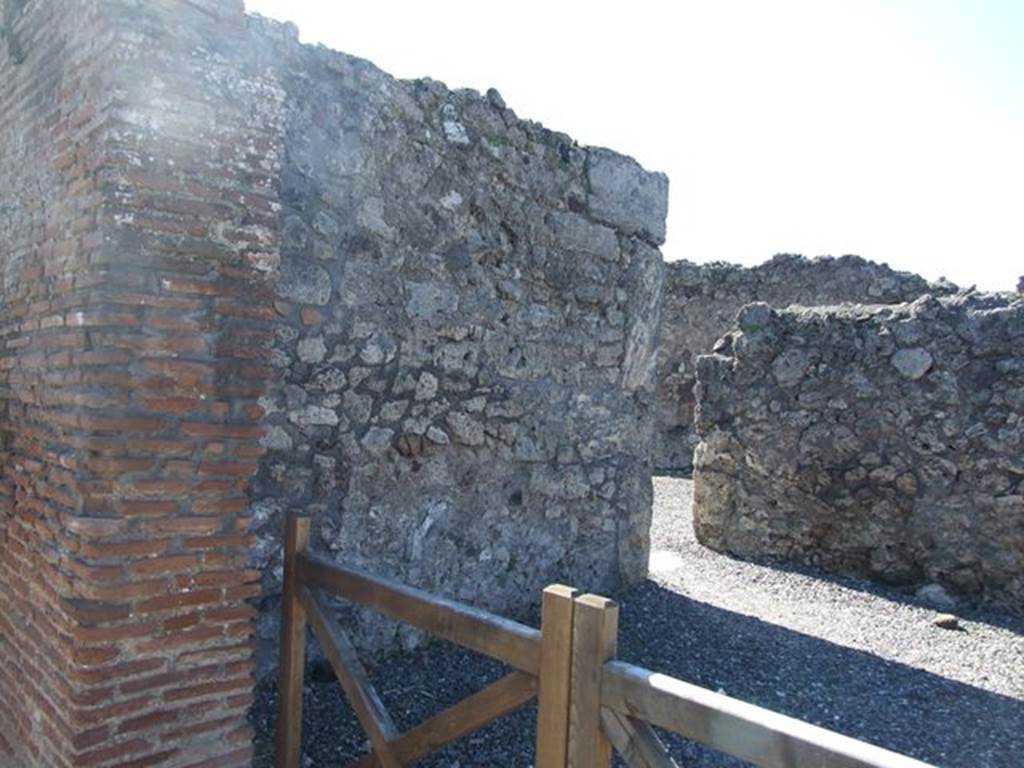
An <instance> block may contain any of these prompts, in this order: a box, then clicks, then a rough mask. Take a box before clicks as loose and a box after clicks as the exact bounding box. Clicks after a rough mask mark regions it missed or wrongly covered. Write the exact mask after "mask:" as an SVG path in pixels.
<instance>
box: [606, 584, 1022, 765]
mask: <svg viewBox="0 0 1024 768" xmlns="http://www.w3.org/2000/svg"><path fill="white" fill-rule="evenodd" d="M844 585H845V582H844ZM882 594H883V596H887V594H886V593H882ZM621 606H622V608H621V611H622V614H621V620H620V626H621V628H622V634H621V640H620V644H619V655H620V657H621V658H623V659H625V660H627V661H631V662H634V663H636V664H640V665H641V666H645V667H650V668H651V669H654V670H656V671H659V672H664V673H667V674H670V675H673V676H675V677H679V678H681V679H684V680H687V681H689V682H693V683H696V684H698V685H702V686H704V687H706V688H710V689H712V690H720V691H722V692H724V693H726V694H728V695H730V696H734V697H736V698H739V699H743V700H744V701H748V702H751V703H753V704H757V705H759V706H762V707H766V708H769V709H773V710H775V711H778V712H781V713H784V714H787V715H790V716H792V717H797V718H800V719H802V720H806V721H808V722H811V723H814V724H815V725H820V726H823V727H827V728H830V729H832V730H835V731H838V732H839V733H843V734H845V735H848V736H853V737H855V738H859V739H863V740H865V741H869V742H871V743H874V744H877V745H879V746H882V747H886V748H888V749H892V750H895V751H897V752H902V753H904V754H908V755H911V756H913V757H916V758H918V759H920V760H924V761H926V762H930V763H934V764H936V765H940V766H950V767H952V766H977V767H978V768H1013V767H1016V766H1020V755H1021V754H1024V700H1021V699H1014V698H1011V697H1008V696H1002V695H999V694H995V693H990V692H988V691H984V690H982V689H979V688H975V687H973V686H970V685H965V684H963V683H959V682H955V681H951V680H948V679H946V678H943V677H940V676H938V675H935V674H932V673H930V672H926V671H923V670H920V669H916V668H914V667H909V666H906V665H904V664H900V663H897V662H893V661H889V660H887V659H883V658H880V657H878V656H874V655H872V654H870V653H865V652H863V651H858V650H855V649H851V648H847V647H845V646H840V645H836V644H834V643H830V642H828V641H825V640H822V639H820V638H816V637H811V636H809V635H805V634H802V633H800V632H795V631H792V630H789V629H786V628H784V627H780V626H777V625H774V624H769V623H766V622H764V621H761V620H760V619H756V618H753V617H750V616H746V615H743V614H738V613H734V612H731V611H726V610H722V609H721V608H717V607H715V606H712V605H709V604H707V603H702V602H698V601H695V600H692V599H689V598H687V597H685V596H682V595H679V594H677V593H675V592H672V591H669V590H667V589H664V588H663V587H661V586H659V585H658V584H656V583H654V582H651V581H648V582H645V583H644V584H643V585H641V586H639V587H637V588H636V589H634V590H632V591H630V592H629V593H627V594H625V595H623V596H622V599H621ZM669 617H670V618H669ZM672 746H673V752H674V754H675V755H676V756H677V757H678V758H680V759H681V760H682V759H687V760H689V761H690V762H688V763H686V764H687V765H695V766H718V765H739V764H740V763H738V762H729V761H726V759H725V758H724V757H722V756H714V755H711V754H710V753H708V752H706V751H705V750H702V749H696V748H695V746H694V745H692V744H685V743H681V741H676V740H673V744H672Z"/></svg>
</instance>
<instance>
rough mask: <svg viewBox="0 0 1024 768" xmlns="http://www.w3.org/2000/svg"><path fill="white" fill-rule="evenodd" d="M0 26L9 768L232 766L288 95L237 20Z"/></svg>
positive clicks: (140, 17)
mask: <svg viewBox="0 0 1024 768" xmlns="http://www.w3.org/2000/svg"><path fill="white" fill-rule="evenodd" d="M0 19H2V27H3V29H4V35H3V37H4V39H3V41H2V42H0V279H2V286H0V288H2V290H0V765H4V766H17V768H42V767H43V766H45V767H46V768H54V767H56V768H72V767H74V768H78V767H79V766H81V767H82V768H86V767H88V768H113V766H122V767H124V766H129V765H131V766H161V767H163V768H176V767H185V766H188V767H189V768H197V767H198V766H207V767H208V766H213V765H216V766H221V767H223V768H232V767H234V766H243V765H246V764H248V762H249V760H250V757H251V753H252V748H251V745H250V741H251V736H252V731H251V728H250V727H249V726H248V725H247V724H246V721H245V714H246V711H247V709H248V707H249V703H250V701H251V698H252V693H251V690H252V684H253V679H252V668H253V640H252V636H253V615H254V612H255V611H254V608H253V606H252V605H250V604H248V603H247V600H250V599H251V598H253V597H254V596H255V594H256V593H258V591H259V584H258V576H259V574H257V573H255V572H253V571H251V570H248V569H247V568H246V565H247V556H248V552H249V549H250V547H251V544H252V536H251V534H250V533H249V532H248V528H249V519H248V518H247V517H246V512H247V510H248V503H247V501H246V496H245V492H246V486H247V483H248V481H249V477H250V476H251V475H253V474H254V473H255V471H256V466H257V462H258V458H259V455H260V453H261V451H262V449H261V448H260V446H259V445H258V442H257V441H258V438H259V435H260V431H261V430H260V425H259V423H258V420H259V418H260V411H259V409H258V406H257V403H256V401H257V399H258V397H259V396H260V395H261V394H262V393H263V391H264V388H265V383H266V381H267V380H268V378H269V377H270V374H271V369H270V368H269V366H266V365H260V364H259V360H260V358H261V357H262V358H265V357H268V356H269V346H270V345H269V339H270V337H271V330H270V328H269V327H268V320H267V318H268V317H270V316H272V315H273V309H272V302H273V296H272V293H271V290H270V287H269V285H268V283H267V280H266V274H267V272H268V271H270V270H272V269H273V266H274V264H275V262H276V260H277V253H278V247H277V232H278V229H277V217H276V208H275V201H276V198H277V186H276V185H277V181H278V175H279V174H278V170H279V162H278V161H279V149H280V147H281V143H282V142H281V141H280V139H281V138H282V137H283V123H282V120H281V117H282V112H281V107H282V96H283V92H282V91H281V90H280V89H279V88H277V86H276V84H275V82H274V81H273V79H272V78H266V77H264V76H263V74H262V73H261V72H259V71H257V70H255V69H254V68H253V67H252V66H251V65H250V64H251V62H249V61H248V59H247V54H246V51H247V50H249V41H248V39H247V38H246V37H245V29H246V28H245V26H244V13H243V7H242V4H241V2H222V1H216V2H215V1H214V0H189V1H188V2H185V1H184V0H181V1H178V0H166V1H162V2H143V3H139V2H134V1H133V0H123V1H122V0H74V1H73V2H71V1H68V0H31V1H30V2H22V1H21V0H8V1H7V2H0Z"/></svg>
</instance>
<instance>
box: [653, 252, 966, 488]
mask: <svg viewBox="0 0 1024 768" xmlns="http://www.w3.org/2000/svg"><path fill="white" fill-rule="evenodd" d="M666 267H667V269H666V278H665V303H664V307H663V308H662V313H661V314H662V320H661V322H662V328H661V334H660V339H659V342H658V372H657V382H658V401H657V416H656V421H657V433H656V438H655V440H656V443H655V455H654V464H655V467H657V468H658V469H662V470H689V469H690V468H691V467H692V461H693V449H694V447H695V446H696V445H697V435H696V432H695V431H694V429H693V410H694V405H695V400H694V394H693V387H694V384H695V383H696V376H697V365H696V363H697V357H698V356H699V355H703V354H707V353H709V352H711V351H712V347H713V346H714V344H715V342H716V341H718V339H720V338H721V337H722V336H723V335H724V334H725V333H726V332H727V331H728V330H729V329H730V328H731V327H732V326H733V324H734V323H735V321H736V313H737V312H738V311H739V309H740V307H742V306H743V305H745V304H749V303H751V302H755V301H763V302H766V303H768V304H770V305H771V306H773V307H780V308H781V307H787V306H789V305H793V304H795V305H801V306H818V305H827V304H841V303H846V302H850V303H866V304H896V303H899V302H904V301H913V300H914V299H916V298H918V297H919V296H921V295H923V294H925V293H932V294H935V295H941V294H949V293H952V292H954V291H955V290H956V287H955V286H953V285H951V284H949V283H929V282H928V281H926V280H925V279H924V278H922V277H919V276H917V275H913V274H910V273H907V272H898V271H896V270H893V269H890V268H889V267H888V266H886V265H884V264H876V263H874V262H870V261H866V260H864V259H861V258H859V257H857V256H843V257H841V258H829V257H821V258H816V259H807V258H804V257H802V256H793V255H788V254H782V255H778V256H775V257H774V258H773V259H771V260H769V261H767V262H765V263H764V264H761V265H759V266H756V267H743V266H740V265H737V264H723V263H714V264H694V263H692V262H689V261H675V262H669V263H668V264H667V265H666Z"/></svg>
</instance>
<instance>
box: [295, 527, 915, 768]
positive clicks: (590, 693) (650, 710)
mask: <svg viewBox="0 0 1024 768" xmlns="http://www.w3.org/2000/svg"><path fill="white" fill-rule="evenodd" d="M285 548H286V549H285V572H284V605H283V613H284V616H283V622H282V631H281V678H280V711H279V714H278V722H277V766H278V768H299V766H300V764H301V763H300V749H301V746H300V745H301V738H302V688H303V679H302V678H303V667H304V660H305V639H306V625H307V624H309V625H310V626H311V627H312V629H313V631H314V632H315V633H316V636H317V638H318V639H319V640H320V644H321V646H322V647H323V649H324V653H325V654H326V655H327V658H328V660H329V661H330V663H331V666H332V667H333V669H334V672H335V674H336V675H337V677H338V680H339V682H340V683H341V686H342V688H343V689H344V691H345V694H346V696H347V697H348V700H349V702H350V703H351V704H352V708H353V709H354V710H355V713H356V716H357V717H358V718H359V722H360V723H361V724H362V726H363V728H364V729H365V731H366V734H367V736H369V740H370V744H371V747H372V750H371V752H370V753H369V754H368V755H366V756H365V757H363V758H362V759H360V760H357V761H355V762H354V763H352V765H353V766H357V767H358V768H370V767H371V766H381V767H382V768H399V767H400V766H410V765H415V764H416V762H417V761H418V760H420V759H421V758H423V757H425V756H427V755H428V754H430V753H431V752H434V751H436V750H438V749H440V748H441V747H443V746H444V745H446V744H448V743H450V742H452V741H455V740H457V739H460V738H462V737H463V736H466V735H467V734H469V733H472V732H473V731H475V730H477V729H479V728H481V727H483V726H485V725H487V724H488V723H490V722H492V721H494V720H496V719H497V718H499V717H501V716H502V715H505V714H507V713H509V712H512V711H514V710H516V709H518V708H520V707H522V706H523V705H524V704H526V703H527V702H529V701H530V700H531V699H533V698H534V697H536V698H537V700H538V714H537V731H536V756H535V760H534V766H535V767H536V768H566V766H569V767H571V768H607V767H608V766H609V765H610V764H611V756H612V750H613V749H614V750H615V751H617V752H618V753H619V754H620V755H621V756H622V758H623V761H624V762H625V763H626V764H627V765H628V766H631V767H632V766H643V767H644V768H669V767H671V766H676V765H677V764H676V763H675V762H674V761H673V760H672V758H671V757H670V756H669V754H668V752H667V751H666V749H665V747H664V746H663V745H662V743H661V741H660V739H659V737H658V736H657V734H656V733H655V731H654V728H653V727H652V726H657V727H659V728H664V729H666V730H669V731H674V732H675V733H678V734H681V735H682V736H684V737H686V738H688V739H692V740H694V741H697V742H700V743H702V744H705V745H707V746H709V747H711V748H713V749H716V750H718V751H720V752H725V753H727V754H730V755H733V756H735V757H739V758H741V759H743V760H747V761H749V762H751V763H754V764H755V765H761V766H770V767H771V768H812V767H813V768H929V767H928V766H927V765H926V764H925V763H922V762H920V761H917V760H913V759H911V758H909V757H905V756H903V755H899V754H896V753H894V752H890V751H888V750H885V749H881V748H879V747H875V746H872V745H870V744H867V743H865V742H862V741H857V740H856V739H851V738H848V737H846V736H841V735H839V734H837V733H834V732H832V731H828V730H825V729H823V728H818V727H816V726H813V725H809V724H808V723H804V722H802V721H800V720H795V719H793V718H790V717H786V716H784V715H780V714H777V713H775V712H772V711H770V710H766V709H762V708H760V707H756V706H753V705H751V704H747V703H744V702H742V701H739V700H737V699H733V698H730V697H728V696H724V695H721V694H718V693H713V692H712V691H709V690H706V689H704V688H700V687H698V686H695V685H691V684H689V683H685V682H683V681H682V680H677V679H675V678H672V677H668V676H666V675H660V674H658V673H656V672H651V671H650V670H647V669H643V668H641V667H637V666H634V665H632V664H627V663H625V662H622V661H617V660H615V651H616V639H617V636H618V606H616V604H615V603H614V602H612V601H611V600H609V599H607V598H604V597H598V596H596V595H580V594H578V593H577V592H576V590H574V589H572V588H570V587H565V586H560V585H556V586H551V587H548V588H547V589H546V590H544V595H543V605H542V613H541V629H540V630H536V629H534V628H532V627H528V626H525V625H523V624H519V623H517V622H514V621H510V620H508V619H505V618H502V617H500V616H495V615H493V614H491V613H487V612H486V611H481V610H479V609H476V608H473V607H471V606H468V605H464V604H462V603H458V602H456V601H454V600H448V599H445V598H442V597H438V596H436V595H432V594H429V593H427V592H423V591H422V590H418V589H414V588H412V587H408V586H405V585H403V584H399V583H397V582H395V581H392V580H390V579H386V578H382V577H379V576H375V575H373V574H370V573H367V572H365V571H362V570H359V569H356V568H350V567H345V566H342V565H338V564H337V563H334V562H332V561H331V560H329V559H327V558H325V557H322V556H320V555H317V554H315V553H313V552H310V551H309V520H308V519H307V518H299V517H293V518H291V519H289V521H288V524H287V532H286V540H285ZM322 593H327V594H330V595H335V596H338V597H341V598H344V599H346V600H349V601H352V602H354V603H357V604H359V605H363V606H367V607H369V608H371V609H373V610H375V611H377V612H379V613H382V614H384V615H386V616H389V617H391V618H393V619H396V620H398V621H400V622H404V623H407V624H411V625H413V626H416V627H418V628H420V629H422V630H424V631H426V632H428V633H429V634H431V635H434V636H435V637H439V638H442V639H444V640H449V641H451V642H453V643H456V644H458V645H460V646H462V647H464V648H468V649H469V650H472V651H476V652H478V653H482V654H485V655H487V656H490V657H492V658H494V659H497V660H498V661H501V662H504V663H505V664H506V665H508V666H509V667H511V668H512V670H513V671H512V672H510V673H509V674H507V675H505V676H504V677H502V678H501V679H500V680H498V681H497V682H495V683H493V684H491V685H490V686H488V687H486V688H484V689H483V690H482V691H480V692H478V693H475V694H473V695H472V696H470V697H469V698H466V699H464V700H462V701H461V702H459V703H458V704H455V705H454V706H452V707H450V708H449V709H446V710H444V711H443V712H441V713H440V714H438V715H435V716H434V717H432V718H430V719H429V720H427V721H426V722H424V723H422V724H421V725H419V726H417V727H415V728H413V729H412V730H410V731H407V732H405V733H400V732H399V731H398V729H397V728H396V727H395V724H394V722H393V721H392V719H391V717H390V716H389V715H388V712H387V710H386V709H385V707H384V704H383V702H382V701H381V700H380V697H379V696H378V695H377V693H376V691H375V690H374V688H373V686H372V685H371V683H370V681H369V678H368V676H367V674H366V671H365V670H364V668H363V666H362V664H361V663H360V661H359V658H358V656H357V655H356V652H355V649H354V648H353V646H352V643H351V641H350V640H349V638H348V635H347V634H346V633H345V632H344V631H343V630H342V628H341V627H340V626H339V625H338V624H337V622H335V621H334V620H333V619H332V615H331V610H330V608H329V606H328V604H327V602H326V601H325V598H324V596H323V594H322Z"/></svg>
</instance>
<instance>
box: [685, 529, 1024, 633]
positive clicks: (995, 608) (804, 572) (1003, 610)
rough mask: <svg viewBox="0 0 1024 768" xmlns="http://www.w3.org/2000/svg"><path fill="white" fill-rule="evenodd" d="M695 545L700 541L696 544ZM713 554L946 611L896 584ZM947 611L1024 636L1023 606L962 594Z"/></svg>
mask: <svg viewBox="0 0 1024 768" xmlns="http://www.w3.org/2000/svg"><path fill="white" fill-rule="evenodd" d="M697 546H703V545H700V544H698V545H697ZM708 551H714V550H708ZM716 554H718V555H721V556H722V557H727V558H729V559H731V560H737V561H739V562H743V563H752V564H754V565H759V566H762V567H764V568H771V569H772V570H774V571H780V572H782V573H796V574H799V575H801V576H807V577H809V578H812V579H818V580H819V581H827V582H829V583H831V584H836V585H837V586H840V587H843V588H845V589H851V590H855V591H857V592H863V593H865V594H868V595H872V596H873V597H878V598H881V599H883V600H887V601H889V602H890V603H897V604H899V605H910V606H915V607H918V608H927V609H929V610H933V611H939V612H946V610H947V609H938V608H936V607H935V606H933V605H930V604H929V603H927V602H925V601H923V600H921V599H919V598H917V597H915V596H914V594H913V592H911V591H909V590H908V591H903V589H904V588H902V587H899V586H893V585H890V584H881V583H876V582H872V581H869V580H867V579H861V578H857V577H856V576H845V575H843V574H837V573H830V572H828V571H823V570H820V569H818V568H814V567H812V566H805V565H798V564H795V563H786V562H780V561H777V560H765V559H757V558H752V559H749V560H748V559H745V558H739V557H736V556H735V555H731V554H729V553H725V552H716ZM951 612H952V613H955V614H956V615H957V616H959V617H960V618H962V619H967V620H969V621H976V622H978V623H979V624H988V625H989V626H991V627H997V628H999V629H1005V630H1008V631H1010V632H1013V633H1014V634H1017V635H1021V636H1024V608H1022V607H1019V606H1016V607H1015V606H1009V605H1000V604H993V605H985V604H978V603H973V602H970V601H968V600H967V599H965V598H958V599H957V606H956V608H954V609H953V610H952V611H951Z"/></svg>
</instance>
